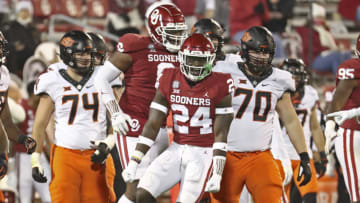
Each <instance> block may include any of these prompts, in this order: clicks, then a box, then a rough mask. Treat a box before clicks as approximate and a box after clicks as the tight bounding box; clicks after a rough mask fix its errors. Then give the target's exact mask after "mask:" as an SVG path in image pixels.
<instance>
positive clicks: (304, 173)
mask: <svg viewBox="0 0 360 203" xmlns="http://www.w3.org/2000/svg"><path fill="white" fill-rule="evenodd" d="M301 177H304V179H303V181H302V182H301V183H300V186H303V185H306V184H307V183H308V182H309V181H310V180H311V168H310V159H309V155H308V153H307V152H303V153H301V154H300V166H299V174H298V177H297V181H300V180H301Z"/></svg>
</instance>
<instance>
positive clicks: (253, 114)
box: [214, 61, 295, 152]
mask: <svg viewBox="0 0 360 203" xmlns="http://www.w3.org/2000/svg"><path fill="white" fill-rule="evenodd" d="M240 67H241V64H240V63H239V64H238V63H233V62H225V61H218V62H217V64H216V66H215V68H214V71H218V72H224V73H230V74H231V76H232V78H233V79H234V81H235V83H234V85H235V91H234V93H233V99H232V103H233V108H234V112H235V117H234V120H233V121H232V123H231V126H230V131H229V134H228V150H230V151H237V152H247V151H264V150H268V149H270V144H271V137H272V135H273V130H274V124H273V119H274V114H275V107H276V104H277V101H278V99H280V98H281V97H282V95H283V94H284V92H285V91H288V90H290V91H293V90H295V81H294V80H293V79H292V76H291V74H290V73H289V72H287V71H283V70H280V69H278V68H273V71H272V73H271V74H270V75H269V76H268V77H266V78H265V79H263V80H261V81H254V80H253V81H251V80H250V79H249V78H250V77H249V76H247V75H246V74H245V73H244V72H245V71H243V69H242V68H240Z"/></svg>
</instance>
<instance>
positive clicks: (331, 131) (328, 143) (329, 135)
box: [324, 120, 337, 154]
mask: <svg viewBox="0 0 360 203" xmlns="http://www.w3.org/2000/svg"><path fill="white" fill-rule="evenodd" d="M324 134H325V153H326V154H329V153H330V149H331V148H332V144H333V143H332V141H333V139H335V137H336V136H337V134H336V131H335V122H334V121H333V120H328V121H326V124H325V132H324Z"/></svg>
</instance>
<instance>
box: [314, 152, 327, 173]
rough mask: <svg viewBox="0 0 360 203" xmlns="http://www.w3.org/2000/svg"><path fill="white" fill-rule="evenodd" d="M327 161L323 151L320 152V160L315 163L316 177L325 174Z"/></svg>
mask: <svg viewBox="0 0 360 203" xmlns="http://www.w3.org/2000/svg"><path fill="white" fill-rule="evenodd" d="M327 163H328V160H327V157H326V154H325V152H320V161H318V162H316V163H315V169H316V172H317V173H318V174H319V177H318V178H320V177H322V176H323V175H324V174H325V171H326V166H327Z"/></svg>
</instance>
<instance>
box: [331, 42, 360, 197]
mask: <svg viewBox="0 0 360 203" xmlns="http://www.w3.org/2000/svg"><path fill="white" fill-rule="evenodd" d="M355 53H356V55H357V56H358V57H359V56H360V35H359V36H358V38H357V41H356V50H355ZM359 68H360V59H359V58H353V59H349V60H346V61H344V62H343V63H342V64H340V66H339V67H338V69H337V75H336V89H335V93H334V96H333V100H332V102H331V103H330V106H329V108H328V111H327V113H333V112H337V111H340V112H337V113H333V114H329V115H328V117H327V121H326V125H325V126H326V127H325V137H326V142H325V151H326V152H327V153H329V151H330V148H331V146H332V144H334V145H335V151H336V156H337V158H338V160H339V162H340V165H341V168H342V172H343V174H344V179H345V184H346V187H347V190H348V192H349V194H350V199H351V201H352V202H360V179H359V174H360V163H359V160H360V157H359V156H360V125H359V122H358V118H357V116H358V115H359V113H358V110H357V109H354V108H358V107H359V106H360V97H359V95H360V85H359V82H360V69H359ZM334 116H335V121H336V122H338V124H339V130H338V131H337V132H336V130H335V126H336V123H335V121H334ZM332 142H333V143H332Z"/></svg>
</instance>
